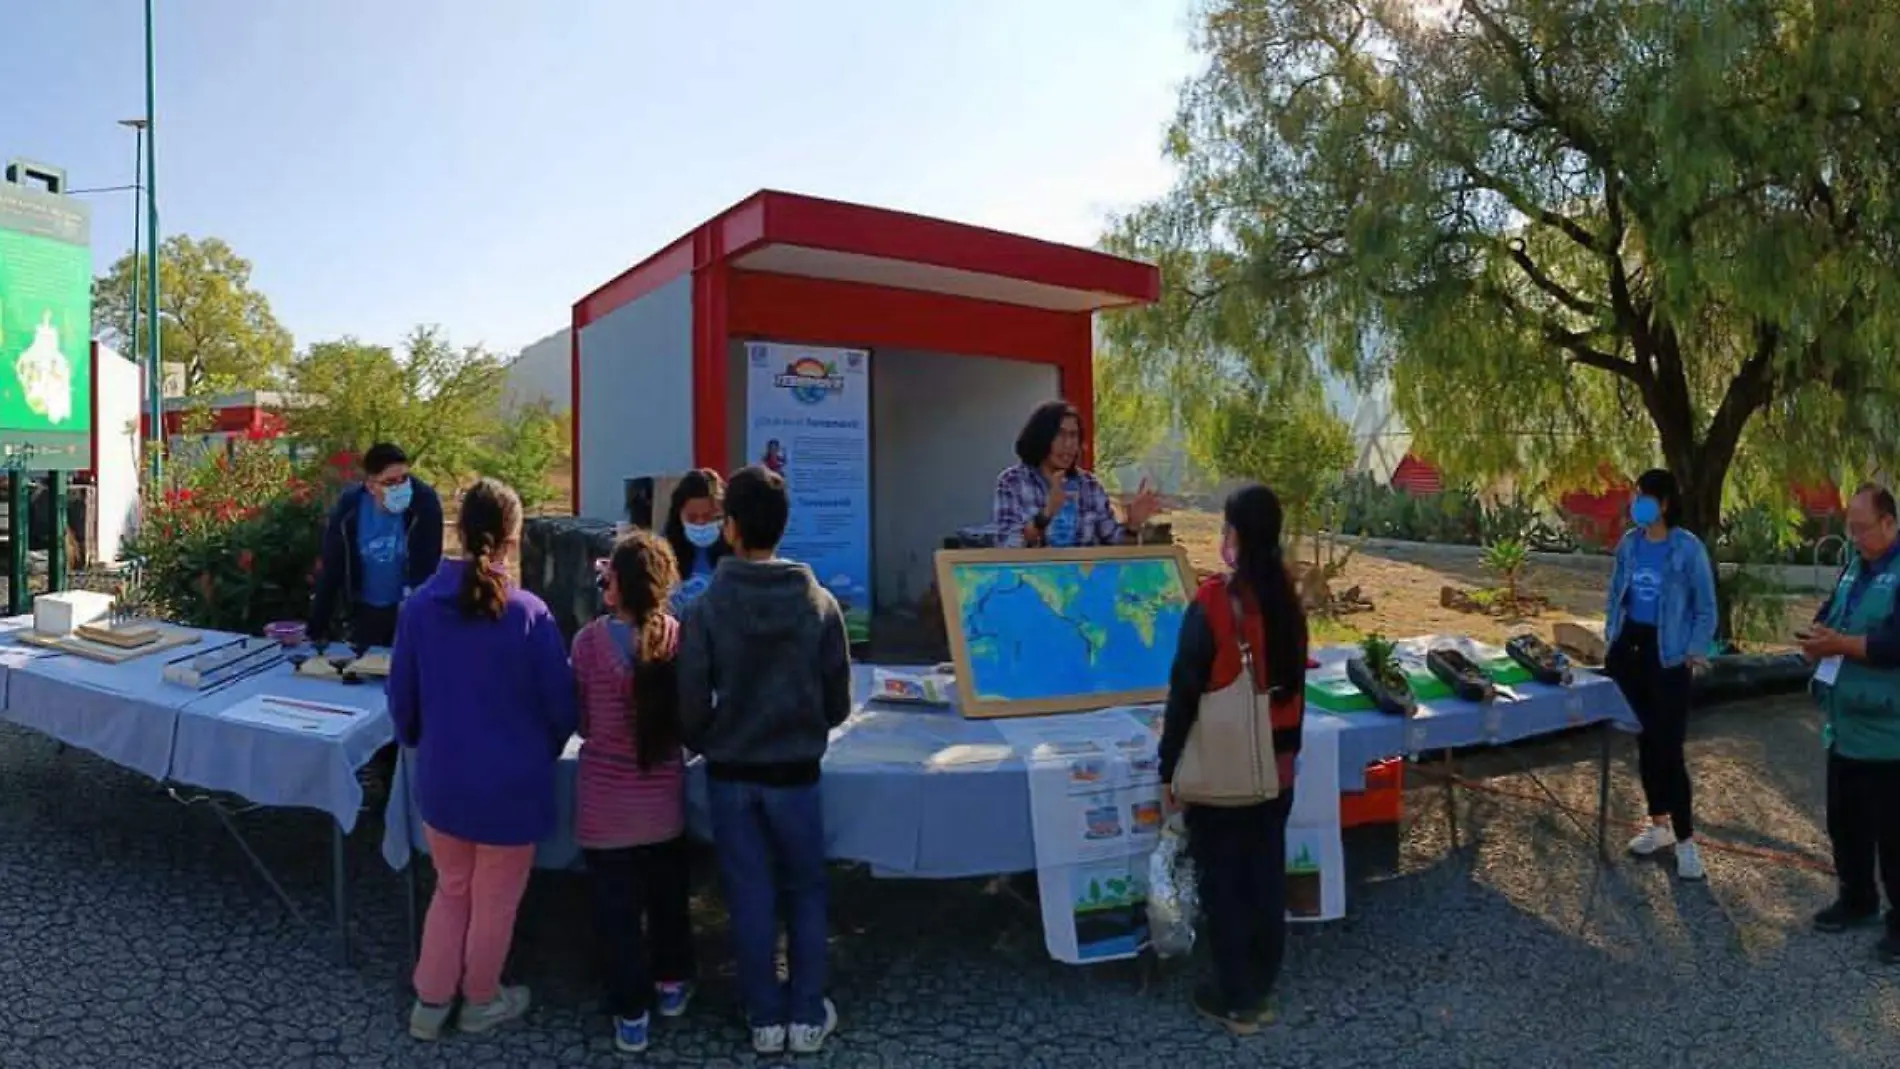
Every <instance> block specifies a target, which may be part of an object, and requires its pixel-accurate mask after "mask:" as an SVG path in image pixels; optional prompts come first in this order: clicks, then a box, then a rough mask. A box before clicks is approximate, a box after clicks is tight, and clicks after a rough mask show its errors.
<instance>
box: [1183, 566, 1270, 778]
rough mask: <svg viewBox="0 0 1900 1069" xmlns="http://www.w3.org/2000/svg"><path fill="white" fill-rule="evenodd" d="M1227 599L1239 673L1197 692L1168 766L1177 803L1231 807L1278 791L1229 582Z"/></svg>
mask: <svg viewBox="0 0 1900 1069" xmlns="http://www.w3.org/2000/svg"><path fill="white" fill-rule="evenodd" d="M1228 599H1229V602H1230V603H1231V605H1232V611H1233V614H1234V635H1235V638H1236V640H1237V641H1238V642H1239V643H1240V674H1239V675H1238V676H1236V677H1234V681H1233V682H1232V683H1229V684H1228V685H1227V686H1224V687H1222V688H1221V689H1219V690H1216V691H1211V692H1209V693H1207V694H1204V695H1202V696H1201V707H1200V712H1199V714H1198V715H1196V717H1195V719H1194V726H1193V727H1192V728H1191V729H1189V731H1188V737H1187V745H1186V746H1185V747H1183V749H1182V751H1181V760H1180V761H1179V762H1177V763H1176V765H1175V768H1174V796H1175V798H1176V799H1178V800H1179V801H1180V802H1181V803H1182V804H1183V805H1204V806H1213V807H1215V808H1237V807H1239V806H1247V805H1258V804H1259V803H1261V802H1266V801H1271V800H1273V799H1274V798H1278V797H1279V796H1280V771H1279V766H1278V765H1277V764H1275V763H1274V753H1273V712H1272V709H1271V707H1270V706H1269V704H1268V701H1267V695H1266V694H1264V693H1262V692H1261V691H1260V689H1259V687H1258V686H1257V684H1256V682H1255V678H1254V671H1253V647H1252V645H1251V644H1250V643H1249V642H1248V641H1247V627H1246V617H1245V615H1244V614H1243V612H1242V608H1241V604H1240V599H1239V598H1238V597H1236V596H1235V595H1234V593H1233V589H1232V586H1231V585H1230V586H1229V588H1228Z"/></svg>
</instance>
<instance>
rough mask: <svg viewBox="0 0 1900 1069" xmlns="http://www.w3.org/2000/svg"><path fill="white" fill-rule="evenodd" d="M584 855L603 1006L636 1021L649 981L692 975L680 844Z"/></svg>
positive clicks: (687, 869) (686, 869)
mask: <svg viewBox="0 0 1900 1069" xmlns="http://www.w3.org/2000/svg"><path fill="white" fill-rule="evenodd" d="M586 855H587V875H588V881H589V882H590V883H591V884H592V885H593V889H594V912H595V917H596V925H597V929H598V931H597V935H598V938H599V939H600V942H601V947H602V949H603V950H605V952H606V955H607V1004H608V1007H609V1008H610V1009H611V1010H612V1012H613V1014H614V1016H616V1017H626V1018H630V1019H631V1018H634V1017H638V1016H640V1015H641V1014H643V1013H646V1012H647V1010H649V1009H650V1008H652V1005H653V985H654V984H655V983H656V982H661V983H672V982H676V981H684V980H691V979H692V978H693V975H694V973H695V972H696V971H697V966H696V964H695V962H694V960H693V921H692V915H691V912H690V910H691V906H690V899H691V895H692V875H691V865H690V859H689V856H688V854H687V846H686V837H685V836H681V837H679V838H677V839H674V840H672V841H670V842H664V843H654V844H652V845H650V846H629V847H626V848H624V849H620V850H588V851H586Z"/></svg>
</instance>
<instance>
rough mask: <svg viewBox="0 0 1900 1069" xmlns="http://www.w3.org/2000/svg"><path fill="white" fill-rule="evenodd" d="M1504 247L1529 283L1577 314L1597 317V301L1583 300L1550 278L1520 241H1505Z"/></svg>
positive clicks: (1592, 317)
mask: <svg viewBox="0 0 1900 1069" xmlns="http://www.w3.org/2000/svg"><path fill="white" fill-rule="evenodd" d="M1505 249H1506V253H1507V255H1509V256H1510V258H1511V261H1512V262H1513V263H1515V264H1517V266H1518V269H1519V270H1521V271H1523V272H1524V275H1525V277H1526V278H1528V279H1530V281H1531V285H1533V286H1536V287H1537V288H1538V289H1540V290H1543V291H1544V292H1545V293H1547V294H1549V295H1550V296H1551V297H1553V298H1555V299H1556V300H1557V301H1558V303H1560V304H1562V305H1563V306H1564V307H1566V308H1568V309H1570V310H1571V311H1573V312H1575V313H1577V314H1578V315H1581V316H1588V317H1590V318H1591V319H1595V318H1596V317H1597V313H1598V311H1599V308H1598V306H1597V303H1596V302H1595V301H1590V300H1585V299H1584V298H1582V297H1579V296H1577V295H1576V294H1575V293H1573V292H1571V291H1570V290H1569V289H1568V288H1566V287H1565V286H1564V285H1563V284H1562V283H1560V282H1558V281H1557V280H1556V279H1554V278H1551V277H1550V276H1549V275H1547V274H1545V273H1544V272H1543V270H1542V269H1541V268H1539V267H1538V266H1537V264H1536V262H1535V261H1533V260H1532V259H1531V257H1530V253H1528V252H1525V251H1524V243H1523V242H1521V241H1510V242H1507V243H1506V245H1505Z"/></svg>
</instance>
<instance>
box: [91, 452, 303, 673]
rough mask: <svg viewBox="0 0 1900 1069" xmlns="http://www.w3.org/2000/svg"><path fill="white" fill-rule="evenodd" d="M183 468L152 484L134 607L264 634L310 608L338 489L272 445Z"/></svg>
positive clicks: (138, 549) (137, 540) (136, 552)
mask: <svg viewBox="0 0 1900 1069" xmlns="http://www.w3.org/2000/svg"><path fill="white" fill-rule="evenodd" d="M181 467H182V470H178V469H174V471H173V473H172V478H171V479H170V485H168V486H164V487H157V488H154V487H149V486H148V487H147V489H146V493H145V495H144V500H143V502H142V513H141V519H140V522H139V528H138V530H137V532H136V533H135V534H134V535H133V536H132V538H131V539H130V540H129V541H128V543H127V544H126V547H125V555H126V557H127V559H128V560H129V561H130V562H131V563H132V566H133V569H134V579H133V582H132V585H131V589H130V590H128V592H127V601H128V603H129V604H130V605H131V606H133V607H135V608H136V609H138V610H139V611H142V612H147V613H151V614H154V615H157V616H159V617H162V618H164V619H167V620H171V621H173V622H175V623H180V624H185V625H187V626H190V627H201V628H208V629H213V630H219V631H233V632H237V633H239V634H246V635H255V634H258V633H260V632H261V631H262V630H263V628H264V625H265V624H267V623H270V622H271V621H273V620H301V619H304V618H305V617H307V616H308V615H309V612H310V593H311V588H312V587H313V586H314V584H315V577H316V567H317V561H318V558H319V556H320V554H321V550H322V539H323V523H324V517H325V507H326V502H327V500H328V499H329V497H330V494H329V493H328V491H329V489H331V487H330V486H329V484H328V483H327V482H325V481H324V480H322V478H321V477H320V476H318V477H306V476H304V475H301V474H299V473H298V472H297V471H296V470H295V468H294V466H293V465H292V464H291V462H290V461H289V459H287V458H286V457H284V456H283V455H282V454H281V453H280V452H279V451H277V450H276V449H275V448H273V447H271V446H270V445H268V444H265V443H261V442H245V443H243V444H241V445H240V446H239V447H238V449H237V450H236V451H235V452H234V453H232V454H231V455H229V456H224V455H219V456H215V457H207V458H203V459H201V460H199V461H198V462H196V463H193V464H189V465H182V466H181Z"/></svg>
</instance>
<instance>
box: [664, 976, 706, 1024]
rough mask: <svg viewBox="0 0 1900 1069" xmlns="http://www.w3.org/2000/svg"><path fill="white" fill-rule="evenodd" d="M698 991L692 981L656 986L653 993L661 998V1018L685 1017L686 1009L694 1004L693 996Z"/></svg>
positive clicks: (676, 981) (677, 981) (679, 981)
mask: <svg viewBox="0 0 1900 1069" xmlns="http://www.w3.org/2000/svg"><path fill="white" fill-rule="evenodd" d="M697 990H698V989H697V988H696V987H694V986H693V982H692V981H691V980H675V981H672V982H670V983H664V984H655V985H654V986H653V991H654V993H655V994H656V995H658V996H659V998H658V1000H657V1001H658V1002H659V1008H660V1016H662V1017H684V1016H685V1015H686V1007H688V1006H691V1005H692V1004H693V994H694V992H695V991H697Z"/></svg>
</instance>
